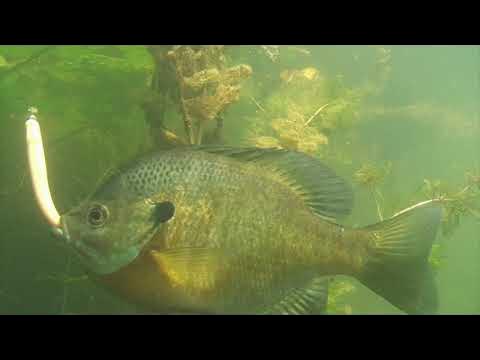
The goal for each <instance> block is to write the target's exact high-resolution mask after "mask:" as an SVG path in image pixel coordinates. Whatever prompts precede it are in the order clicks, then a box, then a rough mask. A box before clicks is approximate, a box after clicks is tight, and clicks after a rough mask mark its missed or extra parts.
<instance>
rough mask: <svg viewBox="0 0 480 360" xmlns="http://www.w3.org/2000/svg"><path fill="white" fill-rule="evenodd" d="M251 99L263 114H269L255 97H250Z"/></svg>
mask: <svg viewBox="0 0 480 360" xmlns="http://www.w3.org/2000/svg"><path fill="white" fill-rule="evenodd" d="M250 99H251V100H252V101H253V103H254V104H255V105H256V106H257V107H258V108H259V109H260V110H261V111H262V112H264V113H267V112H266V111H265V109H264V108H263V107H262V105H260V104H259V103H258V102H257V100H255V98H254V97H253V96H250Z"/></svg>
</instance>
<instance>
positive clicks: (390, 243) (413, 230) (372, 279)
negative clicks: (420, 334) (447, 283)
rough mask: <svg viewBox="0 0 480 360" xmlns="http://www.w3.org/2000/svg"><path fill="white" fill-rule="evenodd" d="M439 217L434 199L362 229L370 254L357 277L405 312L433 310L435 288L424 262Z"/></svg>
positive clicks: (428, 267) (421, 312) (422, 312)
mask: <svg viewBox="0 0 480 360" xmlns="http://www.w3.org/2000/svg"><path fill="white" fill-rule="evenodd" d="M441 216H442V208H441V205H440V203H439V202H438V201H435V200H432V201H428V202H424V203H421V204H418V205H416V206H413V207H411V208H409V209H407V210H404V211H402V212H400V213H399V214H397V215H395V216H394V217H392V218H390V219H388V220H385V221H382V222H380V223H378V224H375V225H370V226H368V227H366V228H364V229H362V231H366V232H367V233H368V234H369V236H370V237H371V240H372V253H371V256H370V258H369V261H368V263H367V264H366V266H365V270H364V271H363V272H362V274H361V275H360V276H359V280H360V281H361V282H362V283H363V284H365V285H366V286H367V287H369V288H370V289H371V290H373V291H375V292H376V293H377V294H378V295H380V296H382V297H383V298H384V299H386V300H387V301H389V302H390V303H392V304H393V305H394V306H396V307H398V308H399V309H400V310H403V311H405V312H406V313H408V314H431V313H435V312H436V310H437V304H438V301H437V288H436V285H435V282H434V277H433V274H432V271H431V269H430V266H429V264H428V257H429V255H430V250H431V247H432V244H433V241H434V240H435V237H436V234H437V230H438V227H439V225H440V221H441Z"/></svg>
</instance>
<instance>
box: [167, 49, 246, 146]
mask: <svg viewBox="0 0 480 360" xmlns="http://www.w3.org/2000/svg"><path fill="white" fill-rule="evenodd" d="M223 48H224V47H223V45H209V46H202V47H199V48H193V47H191V46H176V47H174V48H173V49H172V50H170V51H168V52H167V54H166V58H167V60H168V61H169V62H170V63H171V64H172V66H173V68H174V72H175V75H176V80H177V86H178V89H179V103H180V108H181V112H182V116H183V121H184V126H185V131H186V134H187V142H188V143H190V144H200V143H201V142H202V136H203V130H204V128H205V125H206V123H208V122H211V121H214V120H216V121H217V128H218V127H219V126H220V125H219V123H221V122H222V121H223V119H220V117H221V115H222V114H223V112H224V111H225V110H226V108H227V107H229V106H230V105H231V104H233V103H234V102H236V101H238V100H239V97H240V88H241V86H240V82H241V81H242V80H244V79H247V78H248V77H249V76H250V75H251V74H252V69H251V67H250V66H248V65H244V64H241V65H237V66H233V67H227V60H226V57H225V55H224V53H223Z"/></svg>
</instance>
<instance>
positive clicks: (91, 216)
mask: <svg viewBox="0 0 480 360" xmlns="http://www.w3.org/2000/svg"><path fill="white" fill-rule="evenodd" d="M107 218H108V209H107V207H106V206H104V205H101V204H95V205H93V206H92V207H90V209H89V210H88V212H87V222H88V223H89V224H90V225H91V226H93V227H100V226H103V225H104V224H105V222H106V221H107Z"/></svg>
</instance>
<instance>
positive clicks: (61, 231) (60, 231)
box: [52, 216, 71, 243]
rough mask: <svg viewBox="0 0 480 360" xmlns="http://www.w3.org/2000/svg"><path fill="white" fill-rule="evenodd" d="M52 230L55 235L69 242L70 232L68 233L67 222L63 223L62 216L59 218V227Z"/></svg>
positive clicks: (63, 218)
mask: <svg viewBox="0 0 480 360" xmlns="http://www.w3.org/2000/svg"><path fill="white" fill-rule="evenodd" d="M52 230H53V232H54V233H55V234H57V235H58V236H60V237H62V238H64V239H65V241H66V242H67V243H69V242H70V241H71V237H70V232H69V231H68V226H67V222H66V221H65V217H64V216H62V217H61V218H60V227H58V228H52Z"/></svg>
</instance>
